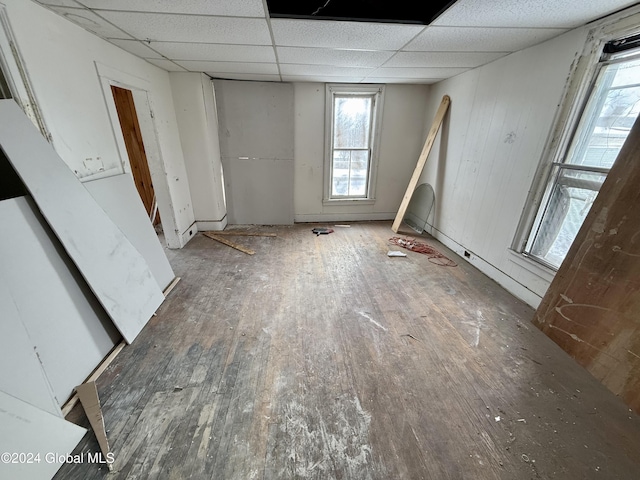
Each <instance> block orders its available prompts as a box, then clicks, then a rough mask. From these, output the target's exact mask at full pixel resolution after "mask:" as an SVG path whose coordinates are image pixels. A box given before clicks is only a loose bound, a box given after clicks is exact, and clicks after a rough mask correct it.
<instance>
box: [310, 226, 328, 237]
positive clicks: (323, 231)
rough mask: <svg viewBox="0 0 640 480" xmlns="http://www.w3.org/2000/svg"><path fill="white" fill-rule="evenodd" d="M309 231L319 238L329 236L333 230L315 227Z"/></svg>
mask: <svg viewBox="0 0 640 480" xmlns="http://www.w3.org/2000/svg"><path fill="white" fill-rule="evenodd" d="M311 231H312V232H313V233H315V234H316V236H318V237H319V236H320V235H329V234H330V233H333V228H327V227H316V228H314V229H313V230H311Z"/></svg>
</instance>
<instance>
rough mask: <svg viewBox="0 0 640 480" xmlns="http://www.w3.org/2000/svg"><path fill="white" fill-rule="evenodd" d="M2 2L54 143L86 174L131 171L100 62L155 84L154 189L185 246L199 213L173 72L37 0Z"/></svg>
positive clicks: (169, 226) (171, 231) (174, 240)
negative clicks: (122, 152) (193, 198)
mask: <svg viewBox="0 0 640 480" xmlns="http://www.w3.org/2000/svg"><path fill="white" fill-rule="evenodd" d="M2 3H4V4H5V5H6V7H7V13H8V17H9V21H10V22H11V26H12V29H13V31H14V34H15V37H16V40H17V44H18V48H19V50H20V52H21V54H22V57H23V60H24V63H25V66H26V70H27V72H28V75H29V77H30V80H31V84H32V87H33V89H34V92H35V95H36V97H37V100H38V104H39V106H40V109H41V111H42V114H43V117H44V119H45V122H46V124H47V127H48V128H49V130H50V132H51V134H52V137H53V145H54V147H55V149H56V151H57V152H58V154H59V155H60V156H61V157H62V159H63V160H64V161H65V163H66V164H67V165H68V166H69V167H70V168H71V169H72V170H73V171H74V172H75V173H76V175H77V176H78V177H79V178H81V179H82V180H86V179H91V178H98V177H100V176H108V175H112V174H118V173H123V171H125V169H126V159H122V158H121V156H120V153H119V150H118V147H117V143H116V140H115V134H114V131H113V124H112V122H111V120H110V117H109V114H108V109H107V103H108V101H109V99H105V96H104V95H103V90H102V86H101V83H100V80H99V77H98V73H97V64H99V65H101V66H103V67H106V68H107V69H110V71H112V72H114V71H117V72H122V74H123V76H124V77H126V78H130V77H135V78H139V79H141V80H142V81H143V82H144V84H145V85H148V88H149V90H148V99H149V104H150V107H151V109H152V111H153V114H154V119H153V124H154V125H153V128H155V131H156V132H157V139H158V150H159V152H158V157H159V158H161V163H160V164H156V165H150V166H151V169H152V176H153V179H154V187H155V189H156V194H157V195H158V201H159V206H160V213H161V216H162V222H163V226H164V227H165V234H166V239H167V241H168V243H169V246H170V247H175V248H178V247H181V246H183V245H184V244H185V243H186V241H188V239H189V238H190V236H189V235H188V231H189V230H190V229H191V228H192V224H193V222H194V214H193V208H192V206H191V196H190V192H189V183H188V179H187V173H186V169H185V166H184V160H183V155H182V150H181V145H180V138H179V135H178V128H177V123H176V116H175V110H174V106H173V99H172V96H171V86H170V83H169V74H168V73H167V72H165V71H163V70H161V69H159V68H157V67H155V66H153V65H151V64H149V63H147V62H145V61H144V60H142V59H140V58H137V57H135V56H133V55H131V54H129V53H127V52H125V51H124V50H121V49H120V48H118V47H116V46H114V45H111V44H109V43H108V42H106V41H104V40H102V39H100V38H98V37H97V36H95V35H93V34H90V33H88V32H87V31H85V30H84V29H82V28H80V27H78V26H76V25H74V24H72V23H70V22H69V21H67V20H65V19H64V18H62V17H60V16H58V15H56V14H55V13H53V12H51V11H49V10H47V9H45V8H44V7H41V6H39V5H37V4H35V3H33V2H31V1H26V0H2ZM138 114H139V116H140V114H141V112H138ZM150 163H151V162H150ZM157 179H159V180H158V181H156V180H157Z"/></svg>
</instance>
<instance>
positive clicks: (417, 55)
mask: <svg viewBox="0 0 640 480" xmlns="http://www.w3.org/2000/svg"><path fill="white" fill-rule="evenodd" d="M505 55H508V52H398V53H397V54H396V55H395V56H394V57H393V58H392V59H391V60H389V61H388V62H387V63H385V64H384V66H385V67H478V66H480V65H484V64H485V63H489V62H491V61H493V60H496V59H498V58H500V57H503V56H505Z"/></svg>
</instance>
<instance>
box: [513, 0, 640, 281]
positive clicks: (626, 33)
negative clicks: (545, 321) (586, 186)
mask: <svg viewBox="0 0 640 480" xmlns="http://www.w3.org/2000/svg"><path fill="white" fill-rule="evenodd" d="M591 26H592V28H591V29H590V31H589V33H588V36H587V42H586V45H585V48H584V49H583V52H582V55H581V56H580V57H579V58H578V59H577V61H576V62H574V65H573V68H572V71H571V74H570V78H571V80H570V82H568V84H567V86H566V87H565V91H564V93H563V97H562V100H561V103H560V108H559V109H558V112H557V113H556V117H555V119H554V123H553V127H552V129H551V132H550V135H549V138H548V140H547V144H546V146H545V149H544V152H543V155H542V161H541V162H540V165H539V166H538V169H537V171H536V174H535V177H534V178H535V180H534V183H533V185H532V188H531V190H530V191H529V195H528V198H527V202H526V204H525V208H524V210H523V214H522V216H521V218H520V222H519V224H518V227H517V229H516V234H515V236H514V240H513V243H512V245H511V250H512V251H513V252H514V253H515V254H517V255H518V256H519V257H521V258H523V259H526V260H527V261H530V262H532V263H533V264H535V265H537V266H538V267H540V268H541V269H542V270H543V271H544V272H546V273H549V274H552V275H553V274H555V272H556V271H557V268H556V267H555V266H553V265H550V264H548V263H547V262H545V261H544V260H542V259H539V258H536V257H534V256H529V255H527V254H526V248H527V245H528V243H529V239H530V236H531V232H532V230H533V229H534V228H535V227H536V225H537V221H538V220H539V216H540V210H541V208H540V207H541V205H544V204H545V201H546V195H547V193H548V186H549V183H550V178H551V175H552V174H553V168H554V165H556V164H558V163H562V162H563V160H564V158H565V156H566V155H567V154H568V152H569V149H570V148H571V141H572V139H573V136H574V133H575V132H576V130H577V128H578V124H579V122H580V120H581V116H582V113H583V110H584V108H585V107H586V104H587V102H588V101H589V98H590V96H591V93H592V91H593V88H594V86H595V82H596V80H597V78H598V74H599V72H600V69H601V67H602V66H603V63H602V62H601V58H602V52H603V48H604V46H605V44H606V43H607V42H610V41H612V40H616V39H620V38H626V37H630V36H633V35H637V34H639V33H640V7H632V8H630V9H628V10H625V11H623V12H620V13H618V14H615V15H612V16H610V17H607V18H605V19H602V20H599V21H597V22H594V23H593V24H591Z"/></svg>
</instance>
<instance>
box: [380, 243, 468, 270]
mask: <svg viewBox="0 0 640 480" xmlns="http://www.w3.org/2000/svg"><path fill="white" fill-rule="evenodd" d="M389 243H391V244H393V245H397V246H398V247H402V248H406V249H407V250H411V251H412V252H416V253H422V254H424V255H426V256H427V258H428V259H429V261H430V262H431V263H434V264H436V265H439V266H441V267H457V266H458V264H457V263H456V262H454V261H453V260H451V259H450V258H447V257H446V256H444V255H443V254H442V253H440V252H439V251H438V250H436V249H435V248H433V247H431V246H429V245H427V244H426V243H422V242H419V241H417V240H416V239H414V238H400V237H391V238H390V239H389Z"/></svg>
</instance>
